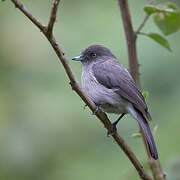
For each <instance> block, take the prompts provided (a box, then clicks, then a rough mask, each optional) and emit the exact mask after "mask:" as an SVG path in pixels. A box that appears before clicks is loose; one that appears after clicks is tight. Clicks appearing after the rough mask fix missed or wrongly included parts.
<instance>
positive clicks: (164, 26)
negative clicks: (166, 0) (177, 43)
mask: <svg viewBox="0 0 180 180" xmlns="http://www.w3.org/2000/svg"><path fill="white" fill-rule="evenodd" d="M153 19H154V22H155V24H156V25H157V26H158V28H159V29H160V30H161V31H162V33H163V34H164V35H169V34H172V33H174V32H176V31H178V30H179V29H180V11H179V9H178V8H177V7H176V6H175V5H174V4H167V5H166V6H164V8H163V9H162V10H161V11H159V12H157V13H155V14H154V15H153Z"/></svg>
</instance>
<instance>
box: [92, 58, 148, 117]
mask: <svg viewBox="0 0 180 180" xmlns="http://www.w3.org/2000/svg"><path fill="white" fill-rule="evenodd" d="M92 70H93V73H94V76H95V77H96V79H97V81H98V82H99V83H101V84H102V85H103V86H106V87H107V88H109V89H113V90H114V91H115V92H116V93H117V94H119V95H120V96H121V97H123V98H124V99H126V100H128V101H129V102H131V103H132V104H133V106H134V107H135V108H136V109H138V110H139V111H140V112H141V113H142V114H143V115H144V116H145V117H146V118H147V119H149V120H150V119H151V116H150V114H149V112H148V108H147V105H146V103H145V100H144V97H143V96H142V94H141V92H140V91H139V90H138V88H137V87H136V85H135V82H134V80H133V78H132V77H131V75H130V73H129V72H128V71H127V69H125V68H124V67H123V66H122V65H121V64H120V63H119V62H118V61H116V60H113V61H105V62H103V63H97V64H94V65H93V67H92Z"/></svg>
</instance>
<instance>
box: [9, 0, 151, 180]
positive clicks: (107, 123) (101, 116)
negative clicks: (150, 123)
mask: <svg viewBox="0 0 180 180" xmlns="http://www.w3.org/2000/svg"><path fill="white" fill-rule="evenodd" d="M11 1H12V3H14V5H15V6H16V7H17V8H18V9H19V10H20V11H21V12H23V14H24V15H25V16H27V17H28V18H29V19H30V20H31V21H32V22H33V23H34V25H36V26H37V27H38V28H39V29H40V30H41V31H42V32H43V34H44V35H45V37H46V38H47V39H48V41H49V42H50V43H51V45H52V47H53V49H54V51H55V52H56V54H57V56H58V58H59V60H60V61H61V63H62V65H63V66H64V69H65V71H66V74H67V76H68V78H69V79H70V84H71V86H72V89H73V90H74V91H75V92H76V93H77V94H78V95H79V96H80V97H81V99H82V100H83V101H84V102H85V104H87V105H88V107H89V108H90V109H91V110H92V111H93V112H94V110H95V108H96V106H95V104H94V103H93V102H92V101H91V100H90V99H89V98H88V97H87V96H86V94H85V93H84V92H83V91H82V89H81V87H80V85H79V83H78V81H77V79H76V77H75V75H74V73H73V72H72V70H71V68H70V66H69V62H68V59H67V58H66V57H65V56H64V53H63V51H62V50H61V48H60V47H59V45H58V43H57V41H56V39H55V37H54V36H53V33H52V29H53V25H54V22H55V19H56V12H57V8H58V3H59V1H58V0H55V1H54V5H53V7H52V11H51V17H50V20H49V24H48V28H47V27H46V26H43V25H42V24H41V23H40V22H39V21H38V20H37V19H36V18H35V17H33V16H32V15H31V13H30V12H29V11H28V10H27V9H25V8H24V6H23V4H21V3H20V2H19V1H18V0H11ZM47 29H49V30H48V31H47ZM49 32H50V34H51V35H50V36H49ZM96 116H97V117H98V118H99V120H100V121H101V122H102V123H103V124H104V126H105V128H106V129H107V130H108V132H112V131H113V129H112V125H111V122H110V120H109V119H108V117H107V115H106V114H105V113H103V112H98V113H97V114H96ZM112 137H113V138H114V140H115V141H116V143H117V144H118V145H119V147H120V148H121V149H122V150H123V151H124V153H125V154H126V155H127V157H128V158H129V160H130V161H131V162H132V164H133V165H134V167H135V168H136V170H137V171H138V173H139V176H140V177H141V179H143V180H152V178H151V177H150V176H149V175H148V174H147V173H146V171H145V170H144V168H143V167H142V165H141V164H140V162H139V161H138V159H137V158H136V156H135V155H134V153H133V152H132V151H131V149H130V148H129V146H128V145H127V144H126V143H125V141H124V140H123V139H122V138H121V137H120V136H119V134H118V133H117V132H116V133H114V134H113V135H112Z"/></svg>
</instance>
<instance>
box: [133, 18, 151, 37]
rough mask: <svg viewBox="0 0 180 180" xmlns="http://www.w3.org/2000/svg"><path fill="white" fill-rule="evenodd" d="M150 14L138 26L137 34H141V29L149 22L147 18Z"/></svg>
mask: <svg viewBox="0 0 180 180" xmlns="http://www.w3.org/2000/svg"><path fill="white" fill-rule="evenodd" d="M149 17H150V15H146V16H145V18H144V20H143V21H142V23H141V24H140V26H139V27H138V29H137V31H136V32H135V34H136V36H137V35H138V34H139V32H140V31H141V29H142V28H143V27H144V25H145V23H146V22H147V20H148V19H149Z"/></svg>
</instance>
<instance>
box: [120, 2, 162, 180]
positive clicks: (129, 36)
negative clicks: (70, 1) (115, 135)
mask: <svg viewBox="0 0 180 180" xmlns="http://www.w3.org/2000/svg"><path fill="white" fill-rule="evenodd" d="M149 1H150V3H152V2H153V1H152V0H149ZM118 2H119V7H120V10H121V16H122V20H123V24H124V31H125V34H126V40H127V45H128V57H129V70H130V73H131V75H132V76H133V78H134V80H135V82H136V84H137V86H138V87H139V89H140V78H139V64H138V58H137V50H136V39H137V36H136V33H135V32H134V30H133V27H132V22H131V16H130V12H129V8H128V0H118ZM148 18H149V17H146V18H145V19H144V21H143V22H142V24H141V25H140V27H139V28H138V30H137V31H140V30H141V29H142V27H143V26H144V24H145V22H146V21H147V19H148ZM140 131H141V133H142V137H143V142H144V145H145V148H146V152H147V155H148V159H149V164H150V168H151V171H152V174H153V177H154V179H155V180H165V175H164V173H163V171H162V168H161V164H160V161H159V160H154V159H152V157H151V156H150V152H149V149H148V145H147V142H146V138H145V135H144V133H143V131H142V129H141V127H140Z"/></svg>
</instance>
